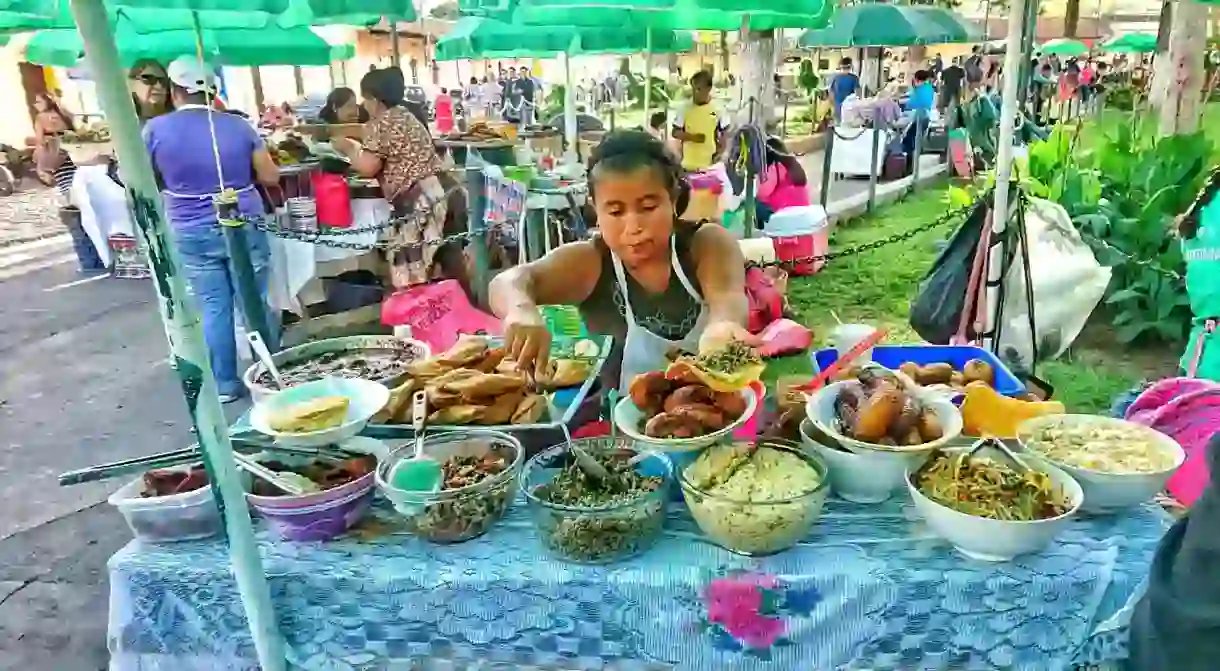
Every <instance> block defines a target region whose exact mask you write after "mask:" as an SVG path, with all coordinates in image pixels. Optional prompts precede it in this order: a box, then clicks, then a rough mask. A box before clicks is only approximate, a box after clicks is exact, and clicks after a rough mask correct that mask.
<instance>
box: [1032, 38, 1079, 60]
mask: <svg viewBox="0 0 1220 671" xmlns="http://www.w3.org/2000/svg"><path fill="white" fill-rule="evenodd" d="M1038 51H1040V52H1041V53H1043V54H1046V55H1051V54H1054V55H1056V56H1083V55H1085V54H1087V53H1089V45H1087V44H1085V43H1084V42H1081V41H1080V40H1069V39H1065V38H1061V39H1057V40H1049V41H1047V42H1046V43H1045V44H1043V45H1042V46H1041V47H1038Z"/></svg>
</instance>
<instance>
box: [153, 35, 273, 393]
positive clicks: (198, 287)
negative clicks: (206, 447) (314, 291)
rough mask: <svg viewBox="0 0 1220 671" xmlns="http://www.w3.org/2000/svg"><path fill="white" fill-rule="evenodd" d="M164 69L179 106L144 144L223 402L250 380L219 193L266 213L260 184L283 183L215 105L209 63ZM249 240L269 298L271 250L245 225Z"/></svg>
mask: <svg viewBox="0 0 1220 671" xmlns="http://www.w3.org/2000/svg"><path fill="white" fill-rule="evenodd" d="M166 72H167V74H168V75H169V80H170V95H171V96H172V98H173V101H174V111H173V112H171V113H169V114H164V115H162V116H159V117H156V118H154V119H151V120H150V121H149V122H148V124H147V125H145V127H144V142H145V144H146V145H147V146H148V154H149V156H151V157H152V162H153V167H154V168H155V169H156V172H157V180H158V183H159V184H160V185H161V188H162V193H163V194H164V196H165V210H166V213H167V214H168V216H169V220H170V225H171V226H172V227H173V229H174V239H175V241H176V243H177V247H178V254H179V257H180V258H181V260H182V267H183V271H184V273H185V274H186V278H187V282H188V283H190V285H191V290H192V292H193V293H194V295H195V300H196V301H197V307H198V308H199V310H200V312H201V313H202V318H203V332H204V338H205V340H206V341H207V345H208V352H209V354H210V355H211V356H210V359H211V362H212V373H213V375H214V376H215V377H216V384H217V386H218V387H219V391H220V395H221V400H222V401H225V402H229V401H233V400H236V399H237V398H239V397H240V396H241V395H242V394H243V392H244V386H243V385H242V383H241V379H240V378H239V377H238V372H237V343H236V341H235V339H234V337H233V332H234V312H233V309H234V306H235V301H236V300H237V299H236V290H235V286H234V279H233V278H234V274H233V272H232V270H231V267H230V266H231V259H230V258H229V253H228V251H227V250H226V249H225V239H224V235H223V233H222V232H221V230H220V225H219V223H218V221H217V211H216V205H215V203H214V199H215V197H216V196H218V195H220V193H221V192H222V191H226V190H230V191H235V192H236V193H237V199H238V209H239V211H240V212H241V214H243V215H245V216H249V217H259V216H262V215H263V214H264V213H265V205H264V203H263V199H262V197H261V196H260V195H259V193H258V191H257V190H256V189H255V184H256V183H259V184H265V185H275V184H278V183H279V168H278V167H277V166H276V164H275V162H274V161H272V160H271V154H270V152H268V151H267V145H266V144H265V143H264V142H263V140H262V138H260V137H259V136H258V132H257V131H256V130H255V129H254V128H253V127H252V126H251V125H250V124H249V123H248V122H247V121H246V120H245V119H243V118H241V117H239V116H235V115H232V114H225V113H224V112H220V111H217V110H216V108H215V107H214V105H213V104H212V103H213V101H214V98H215V94H216V91H215V86H216V85H215V77H214V75H213V73H212V70H211V67H210V66H209V65H207V64H205V63H200V62H199V61H198V60H196V59H195V58H190V57H182V58H179V59H177V60H175V61H174V62H172V63H170V65H169V68H168V69H167V70H166ZM217 172H219V173H220V174H217ZM246 239H247V240H248V241H249V244H250V258H251V260H252V261H253V262H254V271H255V275H256V277H257V278H258V280H259V283H260V284H261V285H262V286H261V291H262V293H263V294H264V296H265V295H266V292H267V279H268V274H269V269H270V256H271V254H270V250H269V249H268V247H267V240H266V238H265V236H264V234H263V233H262V232H261V231H259V230H258V229H256V228H255V227H253V226H247V227H246ZM269 312H270V311H269ZM273 321H274V320H273ZM273 327H274V325H273Z"/></svg>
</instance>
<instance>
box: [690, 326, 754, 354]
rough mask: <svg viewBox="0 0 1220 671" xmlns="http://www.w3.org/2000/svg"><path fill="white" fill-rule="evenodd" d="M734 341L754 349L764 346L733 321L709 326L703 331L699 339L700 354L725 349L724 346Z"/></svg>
mask: <svg viewBox="0 0 1220 671" xmlns="http://www.w3.org/2000/svg"><path fill="white" fill-rule="evenodd" d="M733 340H740V341H741V342H744V343H745V344H747V345H750V346H752V347H758V346H760V345H762V340H761V339H759V337H758V336H756V335H754V334H753V333H750V332H749V331H747V330H746V329H745V327H743V326H742V325H741V324H738V323H737V322H731V321H718V322H712V323H711V324H708V326H707V328H706V329H704V330H703V335H702V336H700V337H699V353H700V354H704V353H706V352H714V351H716V350H719V349H724V346H725V345H727V344H729V342H730V341H733Z"/></svg>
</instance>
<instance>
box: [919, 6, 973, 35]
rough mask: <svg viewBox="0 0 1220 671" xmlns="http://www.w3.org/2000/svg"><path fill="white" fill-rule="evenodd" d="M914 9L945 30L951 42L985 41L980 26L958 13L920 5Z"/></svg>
mask: <svg viewBox="0 0 1220 671" xmlns="http://www.w3.org/2000/svg"><path fill="white" fill-rule="evenodd" d="M913 9H914V10H915V11H917V12H919V13H921V14H923V15H924V16H926V17H927V18H929V19H931V20H932V22H933V23H935V24H936V25H938V26H940V27H941V28H944V29H945V30H946V31H947V32H948V33H949V35H950V36H951V37H952V39H951V40H949V41H951V42H979V41H981V40H982V39H983V32H982V31H981V30H979V27H978V25H976V24H975V23H974V22H973V21H970V20H969V19H967V18H966V17H964V16H962V15H961V14H958V13H957V12H952V11H949V10H947V9H945V8H943V7H932V6H928V5H920V6H918V7H914V8H913Z"/></svg>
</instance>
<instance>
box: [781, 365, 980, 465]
mask: <svg viewBox="0 0 1220 671" xmlns="http://www.w3.org/2000/svg"><path fill="white" fill-rule="evenodd" d="M848 384H850V381H844V382H834V383H832V384H828V385H826V386H825V387H822V388H821V389H819V390H817V391H815V392H813V393H812V394H810V395H809V400H808V401H807V402H806V403H805V416H806V417H807V418H808V419H809V421H811V422H813V425H814V426H816V427H817V428H818V429H820V430H821V431H822V432H823V433H825V434H826V435H828V436H830V437H831V438H833V439H835V440H837V441H839V444H840V445H842V446H843V447H845V448H847V449H849V450H851V451H852V452H868V453H875V452H887V453H890V454H898V455H903V454H927V453H929V452H931V451H932V450H934V449H936V448H938V447H944V446H945V445H947V444H948V443H949V442H950V441H952V440H953V439H955V438H957V437H958V436H959V435H961V433H962V412H961V411H960V410H958V409H957V406H955V405H953V402H952V401H950V400H949V399H947V398H944V397H943V396H939V395H937V394H926V393H924V394H919V399H920V401H922V402H923V403H924V405H926V406H927V407H929V408H931V409H932V411H933V412H935V413H936V418H937V419H939V420H940V425H941V427H942V428H943V429H944V432H945V433H944V435H942V436H941V437H940V438H938V439H936V440H933V441H931V442H928V443H923V444H921V445H905V446H893V445H878V444H877V443H865V442H862V441H859V440H856V439H854V438H848V437H847V436H845V435H843V434H842V433H839V419H838V415H837V414H836V413H835V399H837V398H838V397H839V393H840V392H841V391H842V390H843V387H845V386H846V385H848Z"/></svg>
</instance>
